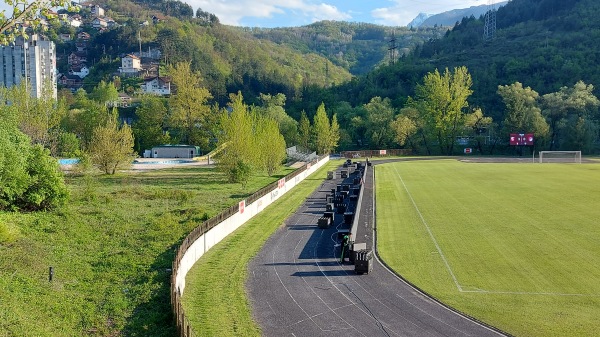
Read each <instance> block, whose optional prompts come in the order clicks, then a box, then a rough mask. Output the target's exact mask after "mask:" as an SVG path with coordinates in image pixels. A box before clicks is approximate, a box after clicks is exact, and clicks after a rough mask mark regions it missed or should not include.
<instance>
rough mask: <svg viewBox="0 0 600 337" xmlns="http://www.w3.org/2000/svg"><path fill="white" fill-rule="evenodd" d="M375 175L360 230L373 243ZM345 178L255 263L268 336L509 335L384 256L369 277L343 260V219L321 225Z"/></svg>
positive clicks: (314, 200)
mask: <svg viewBox="0 0 600 337" xmlns="http://www.w3.org/2000/svg"><path fill="white" fill-rule="evenodd" d="M369 172H373V170H369ZM372 179H373V177H372V176H370V175H368V176H367V178H366V180H365V184H364V189H365V191H364V193H365V194H364V196H363V205H362V207H363V208H362V209H361V214H360V218H359V224H362V225H361V226H360V227H359V232H358V234H357V237H361V236H364V237H365V239H366V240H367V242H368V246H369V248H370V247H371V246H372V227H371V226H372V219H373V189H372V184H373V181H372ZM340 182H341V179H339V178H338V179H336V180H325V181H324V182H323V184H322V185H321V186H320V187H319V188H318V189H317V191H315V192H314V193H313V194H312V195H311V196H310V197H309V198H307V199H306V201H305V203H304V204H303V205H302V206H301V208H300V209H298V210H297V212H296V213H295V214H294V215H293V216H291V217H290V218H288V219H287V220H286V223H285V226H283V227H282V228H280V229H279V230H278V231H277V232H276V233H275V234H274V235H273V236H272V237H271V238H269V240H268V241H267V243H266V244H265V246H264V247H263V249H262V250H261V251H260V252H259V254H258V255H257V256H256V257H255V258H254V259H253V260H252V262H251V263H250V264H249V267H248V268H249V273H250V276H249V278H248V282H247V284H246V286H247V289H248V293H249V296H250V301H251V304H252V308H253V316H254V318H255V319H256V320H257V322H258V324H259V325H260V327H261V328H262V331H263V335H264V336H274V337H275V336H277V337H279V336H296V337H300V336H307V337H308V336H310V337H313V336H345V337H349V336H368V337H371V336H419V337H426V336H432V337H433V336H476V337H479V336H504V334H502V333H500V332H498V331H495V330H493V329H491V328H489V327H486V326H484V325H482V324H480V323H478V322H475V321H473V320H471V319H469V318H466V317H464V316H462V315H460V314H458V313H456V312H454V311H452V310H450V309H448V308H446V307H444V306H443V305H441V304H439V303H438V302H436V301H434V300H432V299H430V298H429V297H427V296H425V295H424V294H422V293H421V292H419V291H418V290H416V289H414V288H413V287H411V286H410V285H408V284H407V283H406V282H404V281H403V280H401V279H400V278H398V277H397V276H396V275H394V274H393V273H392V272H390V271H389V270H387V269H386V268H385V267H384V266H383V265H382V264H381V263H380V262H379V261H378V260H375V263H374V267H373V271H372V272H371V273H369V274H364V275H356V274H355V273H354V266H353V265H351V264H349V263H348V262H346V263H345V264H340V261H339V255H340V247H339V239H338V238H337V234H336V232H337V229H336V227H341V226H343V225H342V224H341V222H342V219H341V218H342V217H341V216H337V215H336V216H337V218H336V221H335V226H332V227H331V228H329V229H319V228H318V227H317V225H316V223H317V219H318V218H319V217H321V216H322V214H323V212H324V210H325V195H326V194H327V193H330V191H331V188H335V186H336V184H339V183H340Z"/></svg>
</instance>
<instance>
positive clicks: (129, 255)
mask: <svg viewBox="0 0 600 337" xmlns="http://www.w3.org/2000/svg"><path fill="white" fill-rule="evenodd" d="M289 172H290V170H283V171H282V172H279V173H278V174H277V175H276V176H273V177H267V176H257V177H253V178H252V180H251V181H250V182H249V184H248V187H247V188H246V189H243V188H242V187H241V186H240V185H239V184H229V183H227V181H226V178H225V177H224V175H223V174H222V173H220V172H218V171H216V170H214V169H207V168H201V169H198V168H182V169H166V170H160V171H149V172H144V173H131V174H125V173H122V174H118V175H116V176H78V177H69V178H68V185H69V188H70V189H71V196H72V198H71V200H70V202H69V204H68V205H66V206H65V207H64V208H62V209H60V210H57V211H54V212H47V213H29V214H18V213H2V214H0V230H1V231H2V233H6V231H5V230H4V228H7V225H9V224H10V225H9V226H12V227H8V228H15V229H17V230H18V232H20V234H19V235H18V236H16V237H14V235H13V236H7V235H6V234H1V235H3V237H8V238H9V240H8V241H12V242H11V243H10V244H5V242H6V241H7V240H6V239H3V240H2V242H0V336H24V337H28V336H36V337H37V336H120V335H123V336H169V337H170V336H173V335H174V334H175V328H174V324H173V320H172V315H171V308H170V297H169V296H170V294H169V281H170V274H171V270H170V268H171V263H172V261H173V258H174V250H175V247H176V246H177V245H178V244H179V243H180V241H181V240H182V238H183V237H185V235H187V233H189V232H190V231H191V230H192V229H193V228H194V227H196V226H197V225H199V224H200V223H202V221H204V220H206V219H207V218H208V217H209V216H213V215H215V214H217V213H219V212H220V211H222V210H223V209H225V208H228V207H230V206H231V205H233V204H235V203H236V202H238V201H239V200H240V199H241V198H245V197H246V196H248V195H250V194H252V192H253V191H256V190H258V189H260V188H261V187H263V186H266V185H268V184H269V183H271V182H273V181H276V180H277V179H280V178H281V177H282V176H283V175H285V174H287V173H289ZM9 233H10V232H9ZM49 267H53V268H54V277H53V281H52V282H49V280H48V271H49Z"/></svg>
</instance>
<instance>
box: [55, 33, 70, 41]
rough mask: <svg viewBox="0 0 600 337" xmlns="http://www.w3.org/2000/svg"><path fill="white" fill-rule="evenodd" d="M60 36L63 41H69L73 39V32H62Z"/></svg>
mask: <svg viewBox="0 0 600 337" xmlns="http://www.w3.org/2000/svg"><path fill="white" fill-rule="evenodd" d="M58 38H59V39H60V40H61V41H62V42H68V41H71V40H72V39H71V34H69V33H61V34H60V35H59V36H58Z"/></svg>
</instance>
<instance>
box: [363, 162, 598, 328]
mask: <svg viewBox="0 0 600 337" xmlns="http://www.w3.org/2000/svg"><path fill="white" fill-rule="evenodd" d="M375 177H376V218H377V242H378V250H379V254H380V256H381V258H382V259H383V260H384V261H385V262H386V263H387V264H388V265H389V266H390V267H391V268H392V269H394V270H395V271H396V272H397V273H398V274H400V275H402V276H403V277H404V278H406V279H407V280H409V281H410V282H412V283H413V284H415V285H417V286H418V287H420V288H421V289H423V290H424V291H426V292H427V293H429V294H430V295H432V296H433V297H435V298H437V299H438V300H440V301H442V302H444V303H446V304H447V305H449V306H452V307H454V308H455V309H457V310H459V311H461V312H464V313H466V314H468V315H471V316H474V317H476V318H477V319H479V320H481V321H484V322H486V323H488V324H491V325H493V326H495V327H498V328H500V329H502V330H504V331H506V332H508V333H510V334H513V335H516V336H544V337H547V336H561V337H563V336H598V334H599V332H598V331H599V329H600V165H598V164H533V163H528V164H524V163H464V162H459V161H456V160H432V161H406V162H398V163H392V164H384V165H379V166H376V169H375Z"/></svg>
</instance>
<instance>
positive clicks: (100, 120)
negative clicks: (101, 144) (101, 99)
mask: <svg viewBox="0 0 600 337" xmlns="http://www.w3.org/2000/svg"><path fill="white" fill-rule="evenodd" d="M109 118H110V113H109V112H108V108H107V107H106V105H105V104H103V103H98V102H96V101H94V100H90V99H88V97H87V94H86V93H85V90H83V89H79V90H78V91H77V92H76V93H75V103H74V104H73V109H71V110H69V111H68V113H67V115H66V116H65V118H63V120H62V121H61V128H62V129H63V130H64V131H66V132H72V133H74V134H76V135H77V137H78V138H79V140H80V143H81V146H82V148H83V149H87V148H88V146H89V144H90V142H91V140H92V134H93V132H94V128H96V127H97V126H98V125H104V124H106V123H107V121H108V120H109Z"/></svg>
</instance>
